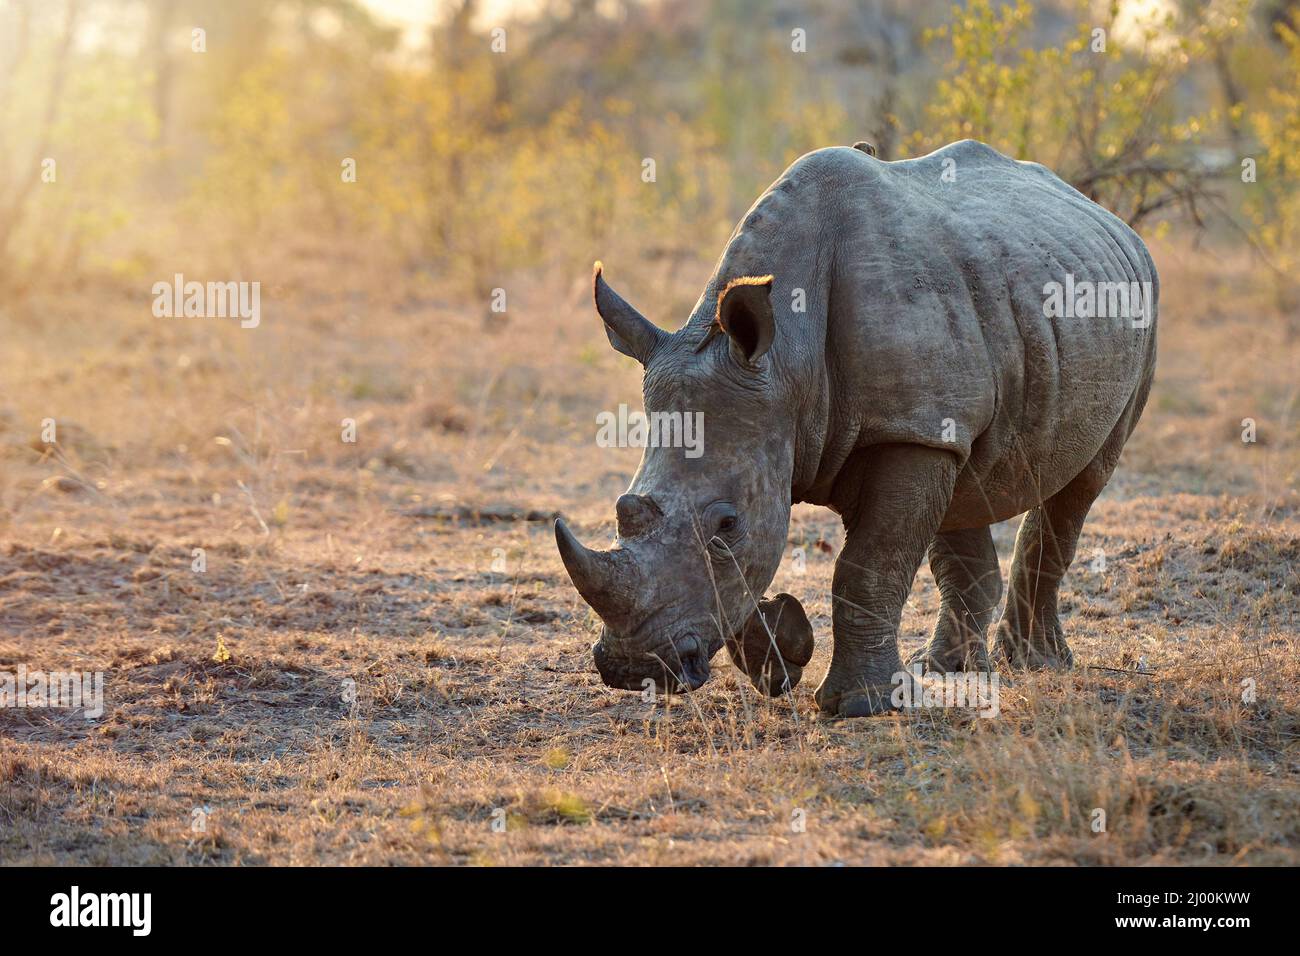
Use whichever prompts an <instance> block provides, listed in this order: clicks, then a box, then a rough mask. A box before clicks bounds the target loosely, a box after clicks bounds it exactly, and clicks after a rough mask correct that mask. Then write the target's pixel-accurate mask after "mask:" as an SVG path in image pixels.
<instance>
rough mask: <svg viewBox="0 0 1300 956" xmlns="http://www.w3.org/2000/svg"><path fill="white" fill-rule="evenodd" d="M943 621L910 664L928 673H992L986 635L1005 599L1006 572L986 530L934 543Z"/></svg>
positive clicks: (948, 534)
mask: <svg viewBox="0 0 1300 956" xmlns="http://www.w3.org/2000/svg"><path fill="white" fill-rule="evenodd" d="M930 570H931V571H932V572H934V581H935V584H936V585H937V586H938V588H939V596H940V603H939V619H938V620H937V621H936V622H935V625H934V633H933V634H932V635H931V637H930V642H929V643H928V644H926V646H925V647H923V648H921V650H920V651H918V652H917V653H916V654H914V655H912V657H911V658H910V659H909V661H908V663H909V664H918V663H919V664H921V665H922V666H923V667H924V668H925V670H926V671H927V672H929V671H933V672H936V673H940V674H947V673H952V672H954V671H987V670H989V669H990V668H989V655H988V651H987V649H986V648H985V646H984V635H985V633H986V632H987V631H988V628H989V623H990V622H991V621H992V620H993V612H994V610H996V609H997V606H998V601H1000V600H1001V599H1002V569H1001V568H1000V567H999V566H998V551H997V548H996V547H995V546H994V544H993V533H992V532H991V531H990V530H989V529H988V528H987V527H985V528H966V529H963V530H961V531H940V532H939V533H938V534H936V535H935V536H934V541H933V542H931V544H930Z"/></svg>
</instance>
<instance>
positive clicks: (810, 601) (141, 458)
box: [0, 248, 1300, 864]
mask: <svg viewBox="0 0 1300 956" xmlns="http://www.w3.org/2000/svg"><path fill="white" fill-rule="evenodd" d="M1157 253H1158V254H1157V258H1158V261H1159V265H1160V267H1161V272H1162V277H1163V285H1164V297H1163V302H1162V306H1163V308H1162V314H1161V332H1160V335H1161V345H1160V350H1161V360H1160V366H1159V374H1158V380H1157V387H1156V391H1155V393H1154V394H1153V398H1152V401H1151V404H1150V406H1149V407H1148V410H1147V413H1146V416H1145V418H1144V421H1143V423H1142V425H1141V426H1140V427H1139V429H1138V432H1137V434H1136V435H1135V436H1134V439H1133V441H1132V442H1131V443H1130V446H1129V448H1128V449H1127V450H1126V452H1125V458H1124V461H1123V463H1122V464H1121V469H1120V473H1119V475H1118V476H1117V478H1116V480H1115V481H1114V482H1113V483H1112V486H1111V487H1110V488H1109V489H1108V490H1107V492H1106V493H1105V495H1104V497H1103V498H1102V499H1101V501H1099V502H1098V504H1097V506H1096V507H1095V508H1094V510H1093V513H1092V517H1091V519H1090V522H1089V524H1088V525H1087V527H1086V528H1085V532H1084V538H1083V541H1082V542H1081V549H1080V554H1081V560H1080V561H1079V562H1078V563H1077V564H1076V566H1075V568H1074V569H1073V570H1072V572H1071V574H1070V575H1069V576H1068V577H1067V579H1066V582H1065V585H1064V591H1063V594H1064V609H1065V626H1066V629H1067V635H1068V637H1069V639H1070V641H1071V643H1072V645H1073V647H1074V651H1075V656H1076V661H1077V667H1076V670H1074V671H1073V672H1072V673H1069V674H1065V675H1059V674H1046V675H1021V674H1017V675H1006V676H1007V678H1008V679H1007V680H1006V681H1005V682H1004V684H1003V686H1002V688H1001V691H1002V692H1001V700H1000V704H1001V713H1000V715H999V716H998V717H996V718H994V719H982V718H979V717H976V716H974V715H972V714H970V713H969V712H959V711H943V710H933V711H926V712H924V713H920V714H913V715H909V716H892V717H884V718H875V719H870V720H864V721H849V722H827V721H822V720H819V719H818V718H817V715H816V709H815V707H814V705H813V703H812V691H813V689H814V687H815V686H816V683H817V681H818V680H819V679H820V675H821V674H822V673H823V672H824V670H825V667H826V663H827V661H828V660H829V653H830V604H829V585H830V574H831V568H832V565H833V560H834V554H835V552H836V550H837V549H838V546H839V535H838V532H837V527H836V522H835V519H834V516H833V515H831V514H830V513H828V512H825V511H821V510H819V509H815V508H803V507H801V508H799V509H797V510H796V516H795V520H794V523H793V524H792V527H791V529H790V545H791V548H792V549H793V548H796V547H803V548H804V549H805V553H806V554H807V556H808V557H807V562H806V567H805V568H804V569H803V571H802V573H801V572H800V568H799V566H798V563H797V562H795V561H793V560H788V561H787V562H786V563H785V565H783V567H782V569H781V571H780V573H779V574H778V577H777V580H776V581H775V582H774V584H773V586H772V588H771V590H772V591H777V590H788V591H790V592H792V593H794V594H796V595H798V596H799V597H800V599H801V600H802V601H803V603H804V605H805V606H806V607H807V608H808V610H809V613H810V615H811V616H812V620H813V625H814V627H815V628H816V630H817V634H818V650H817V656H816V658H815V659H814V661H813V663H812V664H811V665H810V666H809V668H808V670H807V677H806V678H805V682H804V683H803V684H802V685H801V686H800V687H799V688H798V689H797V690H796V692H795V694H794V695H793V698H792V699H781V700H777V701H768V700H766V699H763V698H760V697H757V696H756V695H755V693H754V692H753V691H752V690H751V689H750V688H749V685H748V683H747V682H746V681H745V680H744V679H743V677H742V676H741V675H740V674H739V673H738V672H736V671H735V670H733V669H732V668H731V667H730V666H729V665H728V664H726V663H725V654H724V655H720V656H719V657H718V658H716V659H715V677H714V679H713V680H712V681H711V682H710V683H709V684H708V685H706V686H705V687H704V688H703V689H702V690H701V691H699V692H697V693H695V694H693V695H690V696H687V697H675V698H672V699H669V700H666V701H665V700H661V701H660V702H659V703H658V704H657V705H655V706H651V705H648V704H646V703H644V702H643V701H642V700H641V699H640V697H639V696H638V695H636V694H631V693H628V692H621V691H613V690H609V689H607V688H605V687H604V686H603V685H602V684H601V683H600V680H599V678H598V676H597V675H596V673H595V671H594V669H593V667H592V664H591V658H590V653H589V651H588V646H589V645H590V643H591V641H592V640H593V639H594V637H595V634H596V630H597V626H596V622H595V619H594V617H593V616H592V615H591V614H590V613H589V612H588V610H587V609H586V607H585V605H583V603H582V602H581V600H580V599H579V598H578V596H577V594H576V593H575V592H574V591H573V589H572V587H571V586H570V584H569V582H568V580H567V578H566V577H565V575H564V572H563V569H562V568H561V566H560V562H559V559H558V556H557V554H556V553H555V547H554V541H553V537H552V534H551V530H550V526H549V521H548V520H547V519H548V516H549V515H550V514H552V513H554V512H557V511H558V512H562V513H563V514H565V515H566V516H567V517H569V518H570V519H571V521H572V523H573V525H574V527H575V530H576V531H577V532H578V533H579V534H580V535H581V536H582V537H583V538H584V540H587V541H589V542H599V541H601V540H602V539H604V538H607V537H609V536H610V534H611V533H612V519H613V507H612V505H613V501H614V498H615V497H616V496H617V494H618V493H620V492H621V491H622V490H623V488H624V487H625V486H626V483H627V480H628V477H629V476H630V474H631V472H632V471H633V470H634V468H635V465H636V461H637V459H638V457H639V453H638V452H637V451H636V450H617V449H601V448H597V447H596V446H595V441H594V436H595V414H596V412H597V411H599V410H601V409H613V408H616V407H617V405H618V403H619V402H620V401H622V402H628V403H629V404H631V405H632V406H633V407H637V406H638V403H639V378H638V375H637V371H636V369H635V367H634V366H633V364H632V363H631V362H630V361H629V360H626V359H623V358H621V357H619V356H617V355H616V354H614V353H613V352H612V351H610V350H609V349H608V348H607V347H606V345H605V343H604V340H603V336H602V335H601V333H600V331H599V327H598V324H597V320H596V319H595V317H594V315H593V314H592V312H591V309H590V306H589V304H588V302H587V300H586V291H585V282H584V281H582V280H579V281H578V282H577V283H575V285H574V286H573V287H570V286H569V285H568V283H567V281H566V282H565V283H563V284H562V285H560V286H559V287H558V288H547V287H544V286H542V285H533V286H531V287H525V288H522V289H521V290H519V291H518V292H517V293H515V294H513V297H512V307H511V311H510V313H508V315H507V317H506V318H505V319H504V320H498V321H496V322H493V323H488V322H486V321H485V319H484V318H483V310H482V307H480V306H475V307H469V308H463V307H456V306H455V305H454V304H452V303H448V302H445V301H442V300H440V298H439V297H438V295H437V293H436V290H430V289H429V288H426V287H425V286H424V285H423V284H422V283H421V282H419V281H417V280H415V279H408V280H403V281H391V282H388V281H380V280H378V279H377V278H376V277H375V276H374V275H372V274H370V273H368V272H365V271H364V270H363V269H361V268H359V267H352V268H350V269H349V268H346V267H345V266H344V265H341V264H331V265H329V266H328V267H326V266H318V267H316V268H315V270H311V269H307V270H304V274H303V277H302V280H301V282H300V283H298V284H297V285H292V284H287V285H286V286H285V287H282V288H276V289H270V290H264V292H263V301H264V306H263V309H264V317H263V323H262V325H261V326H260V327H259V328H257V329H249V330H243V329H240V328H239V327H238V325H237V323H236V322H230V321H228V320H220V319H167V320H158V319H154V318H153V317H152V316H151V315H150V312H149V300H148V298H147V297H146V296H144V295H142V294H134V293H132V294H128V293H127V292H125V291H122V290H112V289H107V290H104V289H93V290H85V289H83V290H76V291H74V292H68V293H65V294H63V295H60V296H39V295H37V296H33V297H31V298H29V299H27V300H25V301H23V302H21V303H17V304H9V305H7V306H6V307H5V311H4V313H3V315H0V336H2V337H0V341H3V343H4V354H3V358H2V359H0V383H2V385H0V506H2V507H0V670H8V671H13V670H14V669H15V668H16V667H17V665H19V664H24V663H25V664H26V665H27V666H28V667H29V668H32V669H36V668H41V669H45V670H60V669H61V670H79V671H80V670H86V671H97V670H99V671H103V672H104V673H105V677H106V689H105V698H106V707H105V712H104V715H103V716H102V717H101V718H99V719H98V720H87V719H85V717H84V716H83V715H82V714H80V713H78V712H66V711H59V710H37V709H26V710H15V709H10V710H0V862H5V863H28V864H30V863H73V862H78V863H103V864H109V863H113V864H124V863H125V864H131V863H191V864H350V863H368V864H387V863H401V864H423V863H434V864H437V863H471V864H537V863H636V864H690V863H730V864H768V863H777V864H824V863H831V862H845V863H893V864H966V863H998V864H1008V863H1052V864H1120V863H1122V864H1141V863H1151V862H1171V863H1189V864H1197V863H1252V864H1282V863H1290V864H1295V863H1297V862H1300V849H1298V848H1300V785H1298V783H1300V780H1298V776H1297V775H1298V773H1300V753H1298V751H1297V739H1298V738H1300V653H1298V652H1300V646H1298V645H1300V640H1298V638H1297V625H1298V623H1300V620H1298V619H1300V578H1298V576H1297V575H1298V569H1300V513H1298V512H1297V504H1298V503H1300V502H1298V499H1297V495H1296V491H1295V481H1296V475H1297V467H1298V465H1300V459H1298V458H1297V454H1296V451H1295V449H1296V447H1297V444H1296V439H1297V437H1298V436H1300V428H1298V427H1297V422H1296V412H1297V407H1296V396H1297V384H1296V376H1295V369H1296V368H1297V367H1300V336H1297V335H1296V334H1295V332H1294V331H1288V330H1289V329H1293V328H1294V325H1289V324H1288V322H1287V321H1286V319H1285V317H1282V316H1278V315H1277V314H1275V313H1270V312H1269V311H1268V309H1269V307H1268V305H1267V304H1266V297H1264V296H1263V295H1262V294H1260V293H1259V292H1258V291H1257V290H1256V289H1255V287H1254V283H1253V280H1252V278H1251V275H1252V274H1251V272H1250V271H1249V270H1248V268H1247V267H1246V264H1244V263H1241V262H1236V261H1230V260H1224V259H1222V258H1220V257H1216V256H1212V255H1209V254H1199V253H1192V252H1190V251H1188V250H1185V249H1182V248H1161V249H1159V250H1157ZM703 270H704V267H703V266H701V267H699V268H698V269H697V270H696V272H697V273H698V274H695V273H693V274H692V275H691V276H689V277H688V278H687V279H683V280H681V281H680V283H677V284H674V285H673V286H672V287H671V289H669V290H668V291H667V292H664V291H662V288H661V286H657V285H656V279H657V278H661V277H656V276H654V275H641V276H635V275H630V274H628V275H623V274H620V273H621V272H625V273H632V272H633V270H631V269H627V270H618V269H617V268H616V267H614V268H612V269H611V273H610V278H611V281H615V282H616V283H617V284H619V285H621V286H622V287H623V288H624V289H625V291H627V292H628V294H629V295H628V297H629V298H630V299H631V300H632V301H634V302H638V304H642V307H643V309H644V311H646V312H647V313H648V314H650V315H651V316H652V317H654V318H656V319H658V320H659V321H660V322H661V323H663V324H666V325H675V324H676V323H678V322H680V320H681V318H682V317H683V316H684V315H685V311H684V308H685V306H689V303H690V301H691V300H692V299H693V297H694V294H695V292H696V291H698V287H699V284H700V283H702V282H703V279H704V277H705V275H704V271H703ZM679 286H680V287H679ZM313 289H330V290H332V291H331V292H330V293H329V294H323V293H314V292H312V291H311V290H313ZM683 302H684V303H685V306H683V305H682V303H683ZM92 303H93V304H92ZM1229 303H1231V305H1230V306H1229ZM1292 321H1294V320H1292ZM45 418H53V419H55V420H56V422H57V424H58V429H59V431H58V442H57V444H56V445H55V446H49V445H47V444H45V443H43V442H42V441H41V440H40V430H41V421H42V419H45ZM345 418H351V419H354V420H355V421H356V423H357V441H356V443H355V444H351V443H346V442H343V441H342V440H341V422H342V420H343V419H345ZM1244 418H1252V419H1254V420H1255V422H1256V424H1257V428H1258V441H1257V442H1255V443H1243V442H1242V441H1241V431H1242V425H1241V421H1242V419H1244ZM1015 525H1016V522H1009V523H1007V524H1005V525H1003V526H1000V527H999V528H997V529H995V530H996V539H997V541H998V545H999V549H1000V551H1001V555H1002V560H1003V568H1004V573H1005V569H1006V567H1007V565H1008V563H1009V560H1010V554H1011V542H1012V539H1013V537H1014V531H1015ZM195 548H202V549H204V552H205V555H206V562H207V567H206V571H204V572H202V573H197V572H195V571H194V570H192V562H193V560H194V557H193V554H194V551H193V549H195ZM1098 553H1100V554H1102V555H1104V558H1105V565H1104V569H1102V568H1101V567H1100V564H1099V563H1097V562H1096V561H1095V558H1096V556H1097V555H1098ZM937 606H938V601H937V594H936V592H935V589H934V586H933V582H932V580H931V578H930V576H929V572H928V570H923V571H922V573H921V574H920V575H919V576H918V579H917V582H916V585H915V587H914V591H913V596H912V600H911V602H910V603H909V605H908V608H907V610H906V612H905V614H904V618H903V628H902V633H903V642H904V645H905V646H904V653H905V654H906V653H908V652H910V651H911V650H912V649H914V648H915V647H917V646H919V645H920V643H921V642H922V641H923V639H924V635H925V634H926V633H927V632H928V630H929V628H930V627H931V626H932V624H933V620H934V615H935V613H936V610H937ZM1243 681H1245V682H1247V683H1246V684H1243ZM349 682H355V683H354V686H355V689H356V695H355V697H356V699H355V700H354V701H353V700H350V699H349V698H350V697H351V696H352V695H351V694H349V693H348V688H349V687H351V686H353V684H351V683H349ZM1252 687H1253V690H1254V697H1253V699H1246V700H1244V699H1243V692H1244V691H1245V690H1246V689H1248V688H1252ZM1247 696H1248V697H1249V695H1247ZM196 808H198V809H200V810H201V811H202V813H203V816H204V819H205V820H206V828H205V829H203V830H201V831H196V830H195V828H194V821H195V813H194V811H195V809H196ZM1097 810H1101V811H1104V814H1105V829H1104V831H1103V832H1096V831H1095V828H1094V823H1095V821H1096V820H1097V819H1098V816H1097V813H1096V811H1097ZM494 823H495V824H496V825H495V826H494Z"/></svg>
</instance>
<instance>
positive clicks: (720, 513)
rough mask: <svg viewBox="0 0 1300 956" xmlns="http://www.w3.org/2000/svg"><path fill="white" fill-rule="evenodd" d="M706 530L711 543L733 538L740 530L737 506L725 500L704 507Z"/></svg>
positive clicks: (716, 543) (714, 544) (715, 544)
mask: <svg viewBox="0 0 1300 956" xmlns="http://www.w3.org/2000/svg"><path fill="white" fill-rule="evenodd" d="M703 517H704V521H703V522H702V523H703V525H704V531H705V532H706V533H707V534H708V535H709V544H710V545H713V546H715V547H716V546H717V545H718V544H720V543H721V540H722V539H726V540H728V541H730V540H733V539H734V538H735V537H736V535H737V534H738V533H739V531H740V515H739V514H738V513H737V512H736V509H735V506H733V505H731V504H729V503H727V502H725V501H715V502H714V503H713V504H711V505H709V506H708V507H707V508H706V509H704V516H703Z"/></svg>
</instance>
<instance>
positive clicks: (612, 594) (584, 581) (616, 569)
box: [555, 518, 637, 631]
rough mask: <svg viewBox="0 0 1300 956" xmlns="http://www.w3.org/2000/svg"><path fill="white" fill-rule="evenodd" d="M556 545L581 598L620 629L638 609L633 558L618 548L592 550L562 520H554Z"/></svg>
mask: <svg viewBox="0 0 1300 956" xmlns="http://www.w3.org/2000/svg"><path fill="white" fill-rule="evenodd" d="M555 544H556V546H557V547H558V548H559V549H560V559H561V560H562V561H564V569H565V570H566V571H568V572H569V578H570V579H571V580H572V581H573V586H574V587H575V588H577V589H578V593H579V594H581V595H582V599H583V600H584V601H586V602H587V603H588V604H589V605H591V609H592V610H593V611H595V612H596V613H597V614H598V615H600V619H601V620H602V621H604V622H605V623H606V624H607V625H609V627H611V628H613V629H614V630H616V631H617V630H621V629H622V628H623V626H624V625H626V624H627V623H628V621H629V620H630V619H631V616H632V612H633V610H634V609H635V607H636V583H637V574H636V566H635V565H634V564H633V563H632V555H630V554H629V553H628V552H626V551H624V550H622V549H621V548H615V549H614V550H612V551H593V550H592V549H591V548H588V547H585V546H584V545H583V544H582V542H580V541H579V540H578V539H577V538H576V537H574V535H573V532H572V531H570V530H569V528H568V526H567V525H566V524H565V523H564V519H563V518H556V519H555Z"/></svg>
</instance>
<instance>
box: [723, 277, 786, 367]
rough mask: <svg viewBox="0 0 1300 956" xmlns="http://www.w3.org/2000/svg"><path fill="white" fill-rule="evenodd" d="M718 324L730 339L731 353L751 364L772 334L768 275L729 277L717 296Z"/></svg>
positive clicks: (770, 294) (774, 336)
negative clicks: (730, 278) (720, 293)
mask: <svg viewBox="0 0 1300 956" xmlns="http://www.w3.org/2000/svg"><path fill="white" fill-rule="evenodd" d="M718 325H720V326H722V331H724V332H726V333H727V337H728V338H730V339H731V348H732V353H733V354H734V355H735V356H736V358H738V359H740V360H741V361H742V362H744V363H745V364H747V365H753V364H754V363H755V362H757V361H758V360H759V359H760V358H762V357H763V354H764V353H765V352H766V351H767V350H768V349H769V348H771V346H772V340H773V339H774V338H776V318H775V317H774V316H773V315H772V277H771V276H743V277H741V278H739V279H732V280H731V281H730V282H728V283H727V287H726V288H725V289H723V290H722V295H720V296H718Z"/></svg>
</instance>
